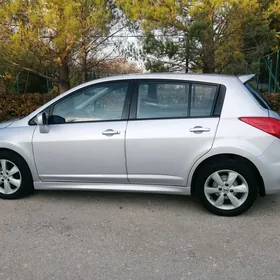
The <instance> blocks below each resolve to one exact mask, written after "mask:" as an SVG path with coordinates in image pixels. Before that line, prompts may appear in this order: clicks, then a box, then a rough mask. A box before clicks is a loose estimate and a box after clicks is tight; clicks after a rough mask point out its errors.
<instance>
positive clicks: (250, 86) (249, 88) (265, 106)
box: [244, 81, 272, 110]
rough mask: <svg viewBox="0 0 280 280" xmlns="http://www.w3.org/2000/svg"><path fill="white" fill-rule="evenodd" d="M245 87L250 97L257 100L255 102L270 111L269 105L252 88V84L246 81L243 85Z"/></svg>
mask: <svg viewBox="0 0 280 280" xmlns="http://www.w3.org/2000/svg"><path fill="white" fill-rule="evenodd" d="M244 85H245V87H246V88H247V89H248V90H249V92H250V93H251V95H252V96H253V97H254V98H255V99H256V100H257V102H258V103H259V104H260V105H261V106H262V107H263V108H265V109H268V110H272V109H271V105H270V104H269V103H268V102H267V101H266V100H265V99H264V98H263V97H262V95H261V94H260V93H259V92H258V91H257V89H256V88H255V87H254V85H253V83H252V82H250V81H248V82H246V83H245V84H244Z"/></svg>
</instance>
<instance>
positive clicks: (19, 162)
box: [0, 151, 34, 199]
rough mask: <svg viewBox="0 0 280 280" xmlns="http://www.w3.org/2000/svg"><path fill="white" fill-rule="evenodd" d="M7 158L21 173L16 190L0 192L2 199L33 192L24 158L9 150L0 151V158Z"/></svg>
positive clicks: (16, 197)
mask: <svg viewBox="0 0 280 280" xmlns="http://www.w3.org/2000/svg"><path fill="white" fill-rule="evenodd" d="M3 159H4V160H8V161H10V162H12V163H13V164H15V165H16V166H17V167H18V169H19V171H20V174H21V185H20V187H19V188H18V189H17V191H16V192H14V193H12V194H4V193H0V198H2V199H18V198H22V197H24V196H26V195H29V194H30V193H32V192H33V190H34V187H33V180H32V176H31V172H30V169H29V167H28V165H27V163H26V162H25V160H24V159H23V158H22V157H21V156H19V155H18V154H16V153H13V152H10V151H0V160H3Z"/></svg>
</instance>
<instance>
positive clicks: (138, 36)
mask: <svg viewBox="0 0 280 280" xmlns="http://www.w3.org/2000/svg"><path fill="white" fill-rule="evenodd" d="M154 36H155V37H184V36H185V35H154ZM91 37H95V38H146V37H148V35H114V36H110V35H109V36H97V35H96V36H91Z"/></svg>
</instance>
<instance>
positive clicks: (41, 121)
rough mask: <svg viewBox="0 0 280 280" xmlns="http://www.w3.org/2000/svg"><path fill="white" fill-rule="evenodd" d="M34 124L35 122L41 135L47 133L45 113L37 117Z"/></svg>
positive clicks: (48, 129)
mask: <svg viewBox="0 0 280 280" xmlns="http://www.w3.org/2000/svg"><path fill="white" fill-rule="evenodd" d="M36 122H37V125H39V127H40V132H41V133H49V131H50V128H49V126H48V116H47V114H46V113H45V112H44V113H40V114H39V115H37V117H36Z"/></svg>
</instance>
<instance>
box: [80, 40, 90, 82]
mask: <svg viewBox="0 0 280 280" xmlns="http://www.w3.org/2000/svg"><path fill="white" fill-rule="evenodd" d="M81 59H82V82H83V83H85V82H87V80H88V75H87V49H86V38H85V37H84V38H83V40H82V50H81Z"/></svg>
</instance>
